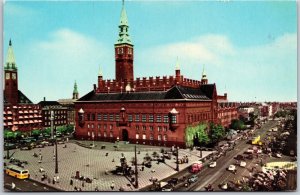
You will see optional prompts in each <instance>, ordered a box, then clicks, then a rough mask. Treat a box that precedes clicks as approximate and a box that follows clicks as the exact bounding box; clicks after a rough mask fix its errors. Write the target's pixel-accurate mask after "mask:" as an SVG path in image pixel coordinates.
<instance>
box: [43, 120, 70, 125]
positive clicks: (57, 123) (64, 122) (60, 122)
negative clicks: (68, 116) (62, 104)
mask: <svg viewBox="0 0 300 195" xmlns="http://www.w3.org/2000/svg"><path fill="white" fill-rule="evenodd" d="M66 123H67V121H66V120H63V121H53V124H54V125H63V124H66ZM50 125H51V122H45V126H50Z"/></svg>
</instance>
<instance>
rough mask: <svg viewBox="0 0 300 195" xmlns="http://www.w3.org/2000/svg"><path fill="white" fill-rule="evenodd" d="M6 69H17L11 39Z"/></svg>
mask: <svg viewBox="0 0 300 195" xmlns="http://www.w3.org/2000/svg"><path fill="white" fill-rule="evenodd" d="M4 69H5V70H17V65H16V60H15V55H14V51H13V47H12V44H11V40H9V46H8V51H7V57H6V63H5V66H4Z"/></svg>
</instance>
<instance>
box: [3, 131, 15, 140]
mask: <svg viewBox="0 0 300 195" xmlns="http://www.w3.org/2000/svg"><path fill="white" fill-rule="evenodd" d="M13 138H14V133H13V132H12V131H11V130H8V129H5V130H4V139H7V140H11V139H13Z"/></svg>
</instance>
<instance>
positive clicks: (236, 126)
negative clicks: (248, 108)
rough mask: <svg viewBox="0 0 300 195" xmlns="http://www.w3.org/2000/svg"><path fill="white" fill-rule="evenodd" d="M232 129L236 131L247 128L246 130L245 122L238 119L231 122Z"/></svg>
mask: <svg viewBox="0 0 300 195" xmlns="http://www.w3.org/2000/svg"><path fill="white" fill-rule="evenodd" d="M230 127H231V128H232V129H234V130H238V129H245V128H246V126H245V124H244V122H243V121H241V120H238V119H233V120H232V121H231V124H230Z"/></svg>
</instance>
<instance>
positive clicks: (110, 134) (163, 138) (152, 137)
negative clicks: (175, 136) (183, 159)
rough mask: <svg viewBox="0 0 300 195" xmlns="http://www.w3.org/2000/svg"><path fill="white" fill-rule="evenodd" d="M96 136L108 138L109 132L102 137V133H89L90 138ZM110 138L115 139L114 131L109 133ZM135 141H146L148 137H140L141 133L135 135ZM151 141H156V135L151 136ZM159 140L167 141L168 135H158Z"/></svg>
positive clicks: (142, 135)
mask: <svg viewBox="0 0 300 195" xmlns="http://www.w3.org/2000/svg"><path fill="white" fill-rule="evenodd" d="M95 136H98V137H102V136H103V137H107V132H106V131H104V132H103V135H102V134H101V132H98V133H97V134H95V133H94V132H89V131H88V137H95ZM109 137H111V138H112V137H113V132H112V131H110V132H109ZM135 139H143V140H146V139H147V135H146V134H141V136H140V134H139V133H136V134H135ZM149 140H154V135H153V134H150V136H149ZM157 140H158V141H161V140H164V141H167V135H166V134H165V135H161V134H159V135H157Z"/></svg>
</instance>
